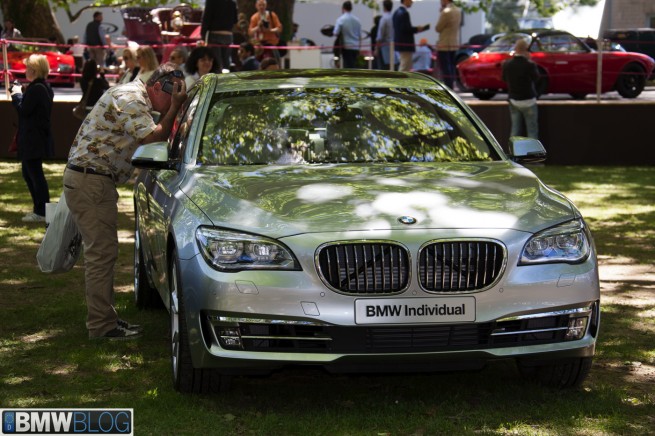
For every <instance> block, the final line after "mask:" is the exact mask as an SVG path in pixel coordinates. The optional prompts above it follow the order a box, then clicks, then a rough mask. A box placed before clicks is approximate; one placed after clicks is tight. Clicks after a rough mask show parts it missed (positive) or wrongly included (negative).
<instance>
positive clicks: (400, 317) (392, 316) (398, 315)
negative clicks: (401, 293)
mask: <svg viewBox="0 0 655 436" xmlns="http://www.w3.org/2000/svg"><path fill="white" fill-rule="evenodd" d="M472 321H475V297H435V298H395V299H392V298H376V299H363V298H362V299H358V300H355V322H356V323H357V324H421V323H444V322H472Z"/></svg>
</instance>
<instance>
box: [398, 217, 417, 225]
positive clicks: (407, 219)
mask: <svg viewBox="0 0 655 436" xmlns="http://www.w3.org/2000/svg"><path fill="white" fill-rule="evenodd" d="M398 221H400V222H401V223H402V224H407V225H410V224H416V218H414V217H412V216H401V217H400V218H398Z"/></svg>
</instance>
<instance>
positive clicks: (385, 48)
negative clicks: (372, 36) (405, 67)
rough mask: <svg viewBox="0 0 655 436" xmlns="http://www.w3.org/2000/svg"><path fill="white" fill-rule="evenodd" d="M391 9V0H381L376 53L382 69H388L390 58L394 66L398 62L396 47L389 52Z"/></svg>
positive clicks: (391, 28) (391, 26)
mask: <svg viewBox="0 0 655 436" xmlns="http://www.w3.org/2000/svg"><path fill="white" fill-rule="evenodd" d="M391 9H393V2H392V1H391V0H384V1H383V2H382V11H383V12H382V18H380V24H379V25H378V34H377V39H376V42H377V45H378V53H379V55H380V64H381V65H380V67H381V68H382V69H383V70H388V69H389V68H390V67H391V60H392V59H393V64H394V66H395V65H396V64H397V63H398V53H397V52H396V49H395V48H394V51H393V54H392V52H391V43H392V42H393V18H392V17H391Z"/></svg>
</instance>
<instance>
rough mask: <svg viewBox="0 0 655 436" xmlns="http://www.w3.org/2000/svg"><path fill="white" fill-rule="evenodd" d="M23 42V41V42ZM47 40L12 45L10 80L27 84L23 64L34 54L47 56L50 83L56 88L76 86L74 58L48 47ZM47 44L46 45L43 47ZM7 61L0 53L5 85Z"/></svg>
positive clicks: (1, 73) (9, 67)
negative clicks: (57, 86)
mask: <svg viewBox="0 0 655 436" xmlns="http://www.w3.org/2000/svg"><path fill="white" fill-rule="evenodd" d="M21 42H22V41H21ZM47 42H48V41H47V40H43V39H30V40H25V41H24V44H15V43H14V44H12V45H10V46H9V50H8V51H7V69H8V70H9V71H8V73H9V80H10V81H14V80H18V81H19V82H25V81H26V79H25V63H24V62H23V61H24V60H25V59H27V58H28V57H29V56H30V55H32V54H34V53H38V54H42V55H45V56H46V57H47V58H48V63H49V64H50V74H49V75H48V82H49V83H50V84H51V85H53V86H55V85H59V86H67V87H71V88H72V87H73V86H75V76H74V74H75V60H74V59H73V56H71V55H67V54H63V53H60V52H59V51H58V50H57V49H56V48H55V47H53V46H51V45H48V44H47ZM42 44H45V45H42ZM4 63H5V60H4V58H3V56H2V52H1V51H0V83H2V84H4V75H5V70H4Z"/></svg>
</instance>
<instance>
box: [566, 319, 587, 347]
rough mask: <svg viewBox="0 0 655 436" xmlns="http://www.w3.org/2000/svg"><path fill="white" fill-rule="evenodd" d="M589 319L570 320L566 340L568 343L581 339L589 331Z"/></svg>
mask: <svg viewBox="0 0 655 436" xmlns="http://www.w3.org/2000/svg"><path fill="white" fill-rule="evenodd" d="M588 320H589V318H588V317H586V316H585V317H584V318H571V319H569V325H568V330H567V331H566V336H565V337H564V339H566V340H567V341H575V340H577V339H581V338H582V337H583V336H584V334H585V332H586V331H587V322H588Z"/></svg>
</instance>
